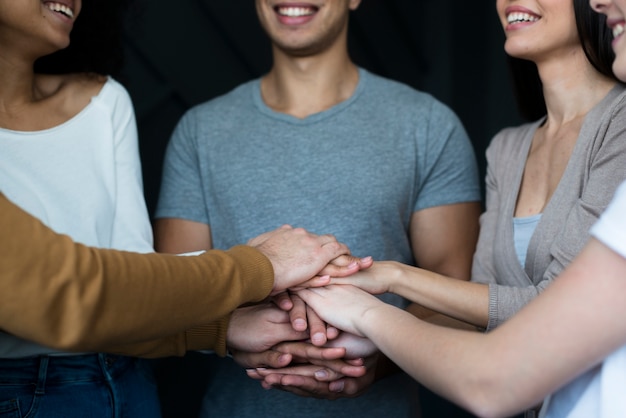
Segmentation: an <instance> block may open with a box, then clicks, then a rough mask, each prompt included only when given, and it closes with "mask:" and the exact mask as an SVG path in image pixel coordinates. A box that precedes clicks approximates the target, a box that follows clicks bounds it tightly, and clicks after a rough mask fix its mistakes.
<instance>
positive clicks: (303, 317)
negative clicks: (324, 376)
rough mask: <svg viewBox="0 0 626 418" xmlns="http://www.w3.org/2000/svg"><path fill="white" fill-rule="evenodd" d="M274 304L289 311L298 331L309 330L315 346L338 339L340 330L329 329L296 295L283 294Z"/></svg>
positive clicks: (276, 297)
mask: <svg viewBox="0 0 626 418" xmlns="http://www.w3.org/2000/svg"><path fill="white" fill-rule="evenodd" d="M273 300H274V303H276V304H277V305H279V306H281V307H282V308H283V309H285V308H288V309H289V317H290V319H291V325H292V326H293V329H294V330H296V331H306V330H307V329H308V330H309V338H310V340H311V342H312V343H313V344H314V345H317V346H323V345H324V344H326V341H328V340H332V339H333V338H337V335H339V330H337V328H335V327H332V326H330V327H327V326H326V323H325V322H324V321H322V320H321V319H320V317H319V316H318V315H317V314H316V313H315V312H314V311H313V310H312V309H311V308H309V307H308V306H306V304H305V303H304V301H303V300H302V299H301V298H300V297H299V296H298V295H295V294H289V293H288V292H284V293H281V294H280V295H277V296H275V297H274V298H273Z"/></svg>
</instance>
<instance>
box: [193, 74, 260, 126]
mask: <svg viewBox="0 0 626 418" xmlns="http://www.w3.org/2000/svg"><path fill="white" fill-rule="evenodd" d="M257 86H258V80H252V81H248V82H246V83H243V84H240V85H239V86H237V87H235V88H234V89H232V90H230V91H229V92H227V93H225V94H222V95H220V96H217V97H214V98H212V99H210V100H207V101H205V102H202V103H200V104H197V105H195V106H193V107H192V108H190V109H189V110H188V111H187V113H188V114H189V115H192V116H194V117H198V116H200V115H205V116H209V115H211V114H219V115H223V114H228V113H230V112H232V111H233V110H237V111H238V112H241V111H242V110H243V109H244V108H246V107H247V106H251V105H252V104H253V100H254V96H253V93H254V88H255V87H257Z"/></svg>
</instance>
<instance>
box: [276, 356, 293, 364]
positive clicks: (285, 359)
mask: <svg viewBox="0 0 626 418" xmlns="http://www.w3.org/2000/svg"><path fill="white" fill-rule="evenodd" d="M290 357H291V356H290V354H281V355H280V356H278V361H279V362H281V363H283V362H285V361H287V363H289V362H290V361H291V358H290Z"/></svg>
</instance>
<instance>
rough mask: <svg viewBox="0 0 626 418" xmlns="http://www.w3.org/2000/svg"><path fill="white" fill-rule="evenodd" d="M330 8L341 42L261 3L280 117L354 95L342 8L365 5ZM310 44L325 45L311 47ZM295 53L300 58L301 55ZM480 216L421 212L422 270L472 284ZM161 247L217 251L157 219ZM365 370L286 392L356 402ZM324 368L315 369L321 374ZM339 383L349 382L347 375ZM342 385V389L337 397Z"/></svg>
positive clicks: (269, 88) (267, 358)
mask: <svg viewBox="0 0 626 418" xmlns="http://www.w3.org/2000/svg"><path fill="white" fill-rule="evenodd" d="M327 3H328V7H326V8H323V9H324V12H323V13H328V17H327V20H328V21H332V22H334V23H333V24H329V25H330V26H333V25H334V26H333V27H335V28H336V30H335V32H334V33H335V35H334V36H330V35H329V36H322V35H320V36H319V37H318V34H319V33H324V32H323V31H320V32H318V33H313V31H310V32H306V31H302V32H300V31H297V33H290V34H288V35H284V34H282V35H281V34H280V28H277V27H276V26H272V22H271V16H272V14H273V11H271V7H272V6H273V4H272V2H271V1H265V0H258V1H257V10H258V12H259V15H260V19H261V21H262V23H263V22H265V23H264V27H265V28H266V31H267V32H269V33H270V37H273V38H272V39H277V41H275V42H274V43H273V58H274V66H273V67H272V69H271V71H270V72H269V73H268V74H267V75H266V76H265V77H264V78H263V79H262V81H261V93H262V97H263V99H264V101H265V103H266V104H267V105H268V106H270V107H271V108H273V109H274V110H276V111H278V112H283V113H286V114H290V115H292V116H295V117H299V118H304V117H307V116H309V115H311V114H315V113H318V112H321V111H323V110H326V109H328V108H330V107H332V106H334V105H336V104H338V103H341V102H343V101H345V100H346V99H348V98H349V97H350V96H351V95H352V94H353V92H354V90H355V88H356V86H357V84H358V70H357V67H356V66H355V65H354V63H352V61H351V60H350V57H349V55H348V53H347V9H341V7H340V6H337V5H338V4H339V3H343V4H344V6H343V7H346V6H347V8H348V9H350V10H354V9H356V8H357V7H358V5H359V3H360V1H356V0H349V1H348V0H346V1H343V0H341V1H337V2H333V1H330V2H327ZM344 15H345V17H344ZM268 22H269V23H268ZM310 39H319V41H316V42H312V41H310ZM296 50H297V53H294V51H296ZM303 51H306V53H304V52H303ZM480 210H481V209H480V204H479V203H478V202H473V203H460V204H453V205H447V206H438V207H434V208H429V209H424V210H420V211H419V212H415V213H414V214H413V215H412V217H411V223H410V231H409V233H410V236H411V242H412V246H413V250H414V253H415V258H416V261H417V263H418V264H420V265H421V266H423V267H424V268H427V269H430V270H433V271H437V272H439V273H441V274H445V275H449V276H451V277H455V278H458V279H462V280H468V279H469V275H470V265H471V258H472V254H473V251H474V248H475V242H476V239H477V236H478V216H479V214H480ZM330 232H332V231H330ZM432 237H437V238H436V239H433V238H432ZM155 240H156V248H157V251H161V252H173V253H176V252H184V251H192V250H198V249H208V248H211V245H212V243H211V231H210V226H209V225H205V224H200V223H197V222H192V221H187V220H183V219H159V220H157V221H156V222H155ZM282 302H283V303H284V302H285V300H282ZM279 303H281V302H280V301H279ZM288 304H289V303H288V302H287V305H288ZM281 306H282V304H281ZM304 318H306V313H305V312H304V310H303V309H300V310H298V309H295V310H293V311H292V323H294V327H298V325H297V324H296V323H300V324H301V323H302V321H301V320H303V319H304ZM315 318H316V316H309V318H308V321H307V322H305V324H306V323H308V327H309V329H310V332H311V335H312V336H314V335H319V336H320V338H321V339H319V340H315V341H316V344H322V343H323V342H324V341H326V339H327V338H328V337H330V334H331V333H332V330H327V329H326V325H325V324H324V323H323V322H321V321H317V320H316V319H315ZM327 332H328V334H327ZM278 357H280V353H279V352H276V351H268V352H266V353H262V354H260V355H259V354H256V353H237V354H235V359H236V360H237V361H238V362H239V363H240V364H243V365H246V364H258V363H259V362H262V363H266V364H268V365H271V366H273V367H282V366H285V365H286V364H285V362H284V361H283V362H281V363H279V362H277V361H276V359H277V358H278ZM355 361H356V362H358V361H359V360H355ZM365 363H366V364H368V365H369V366H370V367H369V368H368V371H367V373H366V374H365V375H363V376H356V375H353V376H352V377H347V378H345V379H340V380H339V381H338V382H335V383H334V389H335V390H333V386H331V385H332V384H333V382H331V383H328V382H319V381H316V380H315V379H312V378H307V380H306V382H304V384H303V385H302V386H301V388H296V387H293V386H290V387H285V388H283V389H286V390H290V391H293V392H296V393H298V394H300V395H305V396H317V397H324V398H334V397H337V396H352V395H355V394H358V393H361V392H362V391H363V390H365V389H366V388H367V387H368V386H369V385H370V384H371V382H372V381H373V380H374V378H375V373H376V370H375V369H376V368H377V367H375V366H374V365H375V364H376V356H372V357H371V358H369V359H365ZM349 364H354V363H349ZM357 364H358V363H357ZM381 364H382V363H381ZM281 365H282V366H281ZM303 367H307V366H303ZM327 367H329V368H331V369H332V370H333V371H336V372H339V369H340V368H339V367H330V365H327ZM321 368H322V367H321V366H313V369H315V370H320V369H321ZM313 369H307V373H309V374H310V372H311V370H313ZM381 369H382V367H378V373H381ZM383 372H384V371H383ZM360 374H363V373H360ZM333 376H342V373H338V374H336V375H335V374H333ZM295 377H298V376H295ZM339 386H341V390H336V389H337V388H338V387H339ZM338 392H341V393H338Z"/></svg>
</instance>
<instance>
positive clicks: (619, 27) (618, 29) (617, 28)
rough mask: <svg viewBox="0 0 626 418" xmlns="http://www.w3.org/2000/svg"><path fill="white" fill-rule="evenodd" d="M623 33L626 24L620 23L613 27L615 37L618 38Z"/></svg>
mask: <svg viewBox="0 0 626 418" xmlns="http://www.w3.org/2000/svg"><path fill="white" fill-rule="evenodd" d="M622 33H624V24H623V23H619V24H617V25H615V26H614V27H613V38H617V37H618V36H620V35H621V34H622Z"/></svg>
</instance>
